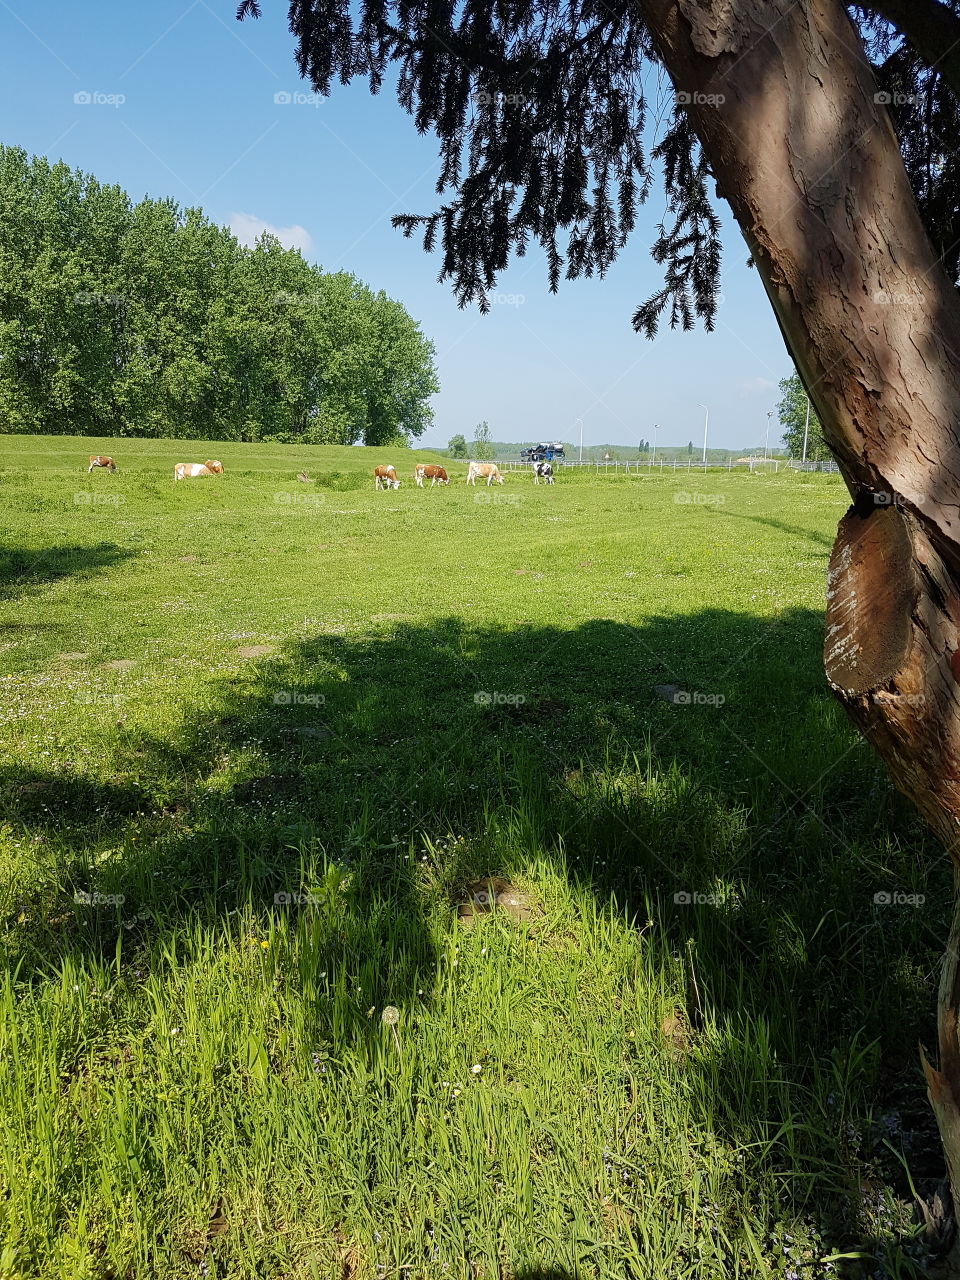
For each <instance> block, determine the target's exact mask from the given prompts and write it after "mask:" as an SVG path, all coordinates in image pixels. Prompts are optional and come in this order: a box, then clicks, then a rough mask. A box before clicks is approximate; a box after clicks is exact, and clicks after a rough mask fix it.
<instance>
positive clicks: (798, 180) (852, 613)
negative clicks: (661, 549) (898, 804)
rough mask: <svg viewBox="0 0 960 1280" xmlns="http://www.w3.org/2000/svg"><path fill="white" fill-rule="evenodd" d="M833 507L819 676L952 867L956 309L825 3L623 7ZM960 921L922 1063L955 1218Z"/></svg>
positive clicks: (959, 596)
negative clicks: (670, 108) (806, 402)
mask: <svg viewBox="0 0 960 1280" xmlns="http://www.w3.org/2000/svg"><path fill="white" fill-rule="evenodd" d="M640 6H641V9H642V11H643V13H644V16H645V18H646V21H647V24H648V26H649V29H650V32H651V35H652V37H653V39H654V43H655V44H656V46H657V50H658V53H659V54H660V56H661V58H662V59H663V62H664V64H665V65H666V67H667V69H668V71H669V73H670V76H671V78H672V80H673V83H674V86H675V88H676V89H677V91H678V92H683V93H685V95H686V97H685V98H684V99H683V100H684V101H686V102H688V103H689V106H688V107H687V110H688V111H689V113H690V117H691V120H692V123H693V125H694V128H695V129H696V131H697V134H698V136H699V138H700V141H701V144H702V146H703V149H704V152H705V154H706V156H707V158H708V160H709V162H710V165H711V168H712V171H713V173H714V175H715V176H716V179H717V182H718V186H719V189H720V194H722V195H723V196H724V197H725V198H726V199H727V200H728V201H729V203H730V205H731V207H732V209H733V212H734V215H735V216H736V218H737V221H738V223H739V225H740V228H741V230H742V232H743V234H744V237H745V238H746V241H747V244H748V245H749V248H750V250H751V253H752V255H753V259H754V262H755V263H756V266H757V269H758V271H759V273H760V276H761V278H762V280H763V283H764V285H765V287H766V290H767V294H768V296H769V298H770V301H771V303H772V305H773V308H774V311H775V313H776V315H777V319H778V321H779V324H780V327H781V329H782V331H783V335H784V338H785V341H786V343H787V346H788V347H789V349H790V352H791V354H792V355H793V357H794V360H795V361H796V364H797V368H798V369H799V371H800V374H801V377H802V378H803V381H804V383H805V385H806V388H807V391H808V392H809V394H810V397H811V399H812V401H813V404H814V406H815V408H816V410H817V413H818V415H819V417H820V420H821V422H822V423H823V428H824V435H825V437H826V439H827V442H828V443H829V445H830V448H831V449H832V451H833V453H834V456H835V457H836V459H837V461H838V463H839V465H840V469H841V471H842V472H843V476H844V478H845V480H846V482H847V485H848V487H849V489H850V491H851V494H852V496H853V505H852V507H851V508H850V510H849V512H848V513H847V515H846V516H845V517H844V518H843V520H842V521H841V523H840V528H839V532H838V536H837V541H836V544H835V546H834V549H833V555H832V557H831V560H830V570H829V580H828V606H827V639H826V647H825V662H826V670H827V677H828V679H829V681H830V683H831V685H832V687H833V689H834V690H835V692H836V693H837V695H838V696H839V698H840V700H841V702H842V703H843V704H844V706H845V707H846V709H847V711H848V712H849V714H850V716H851V717H852V718H853V720H854V721H855V723H856V724H857V725H858V727H859V728H860V729H861V730H862V731H863V733H864V734H865V735H866V737H867V738H868V739H869V740H870V742H871V743H872V744H873V745H874V747H875V748H876V750H877V751H878V752H879V754H880V755H881V756H882V758H883V760H884V762H885V764H886V767H887V769H888V771H889V773H890V776H891V778H892V779H893V781H894V783H895V784H896V786H897V787H898V788H899V789H900V790H901V791H903V792H904V793H905V794H906V795H907V796H909V798H910V799H911V800H913V801H914V803H915V804H916V805H917V807H918V808H919V809H920V811H921V812H922V813H923V815H924V817H925V818H926V819H927V820H928V822H929V823H930V824H931V825H932V827H933V828H934V830H935V831H936V833H937V835H938V836H939V838H940V839H941V840H942V842H943V843H944V845H945V847H946V848H947V850H948V852H949V853H950V854H951V856H952V858H953V860H954V865H955V867H956V866H957V865H958V854H960V844H958V835H960V826H958V820H960V687H958V683H957V682H958V680H960V652H958V634H960V592H958V583H960V541H958V539H960V440H958V423H960V354H958V353H960V305H958V296H957V292H956V290H955V289H954V287H953V285H952V284H951V282H950V281H949V279H948V278H947V276H946V274H945V273H944V271H943V270H942V269H941V267H940V265H939V263H938V261H937V259H936V257H935V255H934V251H933V248H932V246H931V244H930V242H929V239H928V237H927V235H926V232H925V230H924V227H923V225H922V223H921V221H920V217H919V214H918V213H917V209H916V206H915V204H914V201H913V196H912V193H911V191H910V186H909V183H908V181H907V177H906V173H905V171H904V167H903V163H902V160H901V157H900V152H899V149H898V146H897V140H896V137H895V136H894V133H893V129H892V126H891V124H890V120H889V118H888V116H887V112H886V109H885V108H884V107H883V106H881V105H878V104H877V101H876V87H875V84H874V81H873V77H872V73H871V69H870V66H869V64H868V62H867V60H866V57H865V56H864V53H863V49H862V46H861V44H860V40H859V37H858V36H857V34H856V33H855V31H854V29H853V27H852V26H851V24H850V22H849V20H848V18H847V16H846V14H845V12H844V11H843V9H842V7H841V4H840V2H839V0H640ZM958 944H960V914H958V916H957V919H956V921H955V924H954V928H953V930H952V932H951V936H950V940H949V944H948V952H947V957H946V962H945V965H944V971H943V981H942V984H941V989H940V1002H939V1019H938V1027H939V1037H938V1038H939V1045H938V1053H939V1065H938V1068H934V1067H931V1066H930V1065H929V1064H928V1063H926V1062H925V1063H924V1067H925V1071H926V1075H927V1083H928V1089H929V1094H930V1100H931V1103H932V1104H933V1107H934V1110H935V1112H936V1115H937V1120H938V1124H939V1127H940V1133H941V1136H942V1139H943V1144H944V1149H945V1153H946V1159H947V1167H948V1170H949V1172H950V1175H951V1179H952V1196H953V1202H954V1208H955V1211H956V1214H957V1218H958V1219H960V1039H958V1027H960V962H958V951H957V947H958Z"/></svg>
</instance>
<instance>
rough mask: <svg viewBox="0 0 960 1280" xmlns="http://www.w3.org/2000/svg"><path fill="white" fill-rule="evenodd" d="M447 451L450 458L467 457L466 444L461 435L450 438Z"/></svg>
mask: <svg viewBox="0 0 960 1280" xmlns="http://www.w3.org/2000/svg"><path fill="white" fill-rule="evenodd" d="M447 449H448V451H449V453H450V457H451V458H465V457H466V456H467V442H466V440H465V439H464V437H463V436H462V435H455V436H451V437H450V442H449V444H448V445H447Z"/></svg>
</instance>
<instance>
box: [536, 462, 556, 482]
mask: <svg viewBox="0 0 960 1280" xmlns="http://www.w3.org/2000/svg"><path fill="white" fill-rule="evenodd" d="M541 480H542V481H543V482H544V483H545V484H553V467H552V466H551V465H550V463H549V462H535V463H534V464H533V483H534V484H539V483H540V481H541Z"/></svg>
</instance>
